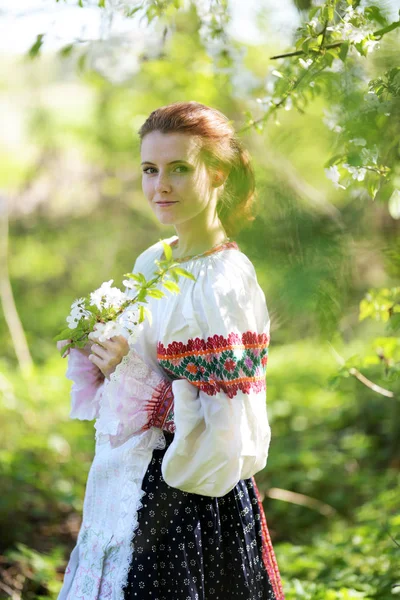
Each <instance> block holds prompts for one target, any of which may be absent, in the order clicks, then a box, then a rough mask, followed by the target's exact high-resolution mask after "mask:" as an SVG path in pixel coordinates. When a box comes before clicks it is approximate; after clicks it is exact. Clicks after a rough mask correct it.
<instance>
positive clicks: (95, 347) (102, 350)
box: [91, 344, 108, 360]
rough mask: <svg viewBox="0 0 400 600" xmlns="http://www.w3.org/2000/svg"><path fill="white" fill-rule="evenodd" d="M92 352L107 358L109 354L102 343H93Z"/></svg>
mask: <svg viewBox="0 0 400 600" xmlns="http://www.w3.org/2000/svg"><path fill="white" fill-rule="evenodd" d="M91 351H92V354H95V355H96V356H98V357H99V358H101V359H103V360H105V359H106V358H107V356H108V352H107V349H106V348H103V346H101V344H92V348H91Z"/></svg>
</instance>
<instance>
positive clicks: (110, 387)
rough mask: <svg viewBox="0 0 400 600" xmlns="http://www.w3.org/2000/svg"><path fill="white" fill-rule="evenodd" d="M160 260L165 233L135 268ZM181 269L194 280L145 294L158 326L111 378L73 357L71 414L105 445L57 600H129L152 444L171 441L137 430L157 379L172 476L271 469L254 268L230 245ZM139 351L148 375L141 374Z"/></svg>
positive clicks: (220, 478) (229, 478)
mask: <svg viewBox="0 0 400 600" xmlns="http://www.w3.org/2000/svg"><path fill="white" fill-rule="evenodd" d="M176 239H177V236H172V237H171V238H168V239H166V240H164V241H165V242H167V243H171V242H173V241H175V240H176ZM161 258H163V247H162V244H161V242H160V241H159V242H157V243H155V244H153V245H152V246H151V247H150V248H148V249H147V250H145V251H144V252H143V253H142V254H141V255H140V256H139V257H138V258H137V260H136V262H135V266H134V269H133V272H136V273H138V272H140V273H143V274H144V275H145V277H146V278H147V279H149V278H150V277H151V276H152V274H153V272H154V271H155V270H156V265H155V264H154V260H155V259H161ZM182 267H183V268H185V269H187V270H188V271H190V272H191V273H192V274H193V275H194V277H195V281H193V280H191V279H188V278H185V277H180V278H179V282H178V284H179V287H180V290H181V291H180V293H179V294H173V293H171V292H169V291H167V290H166V288H164V287H162V286H161V284H160V285H159V287H160V289H162V290H163V291H164V292H165V293H166V297H164V298H162V299H161V300H159V299H155V298H150V297H148V307H149V309H150V310H151V313H152V324H150V323H149V321H148V320H147V318H146V320H145V321H144V322H143V323H141V324H140V325H139V335H138V337H137V340H136V341H135V343H134V344H133V346H131V351H130V352H129V353H128V355H127V356H126V357H124V359H123V361H122V362H121V363H120V365H118V366H117V368H116V370H115V371H114V373H113V374H112V376H111V378H110V381H109V380H107V379H105V380H104V381H103V382H102V383H99V380H98V379H97V378H96V377H95V371H94V369H97V367H96V366H95V365H93V364H92V363H90V361H89V360H87V359H86V358H85V357H84V358H85V360H83V359H82V355H81V354H79V356H78V353H77V352H75V353H74V352H72V351H71V353H70V355H69V357H68V358H69V365H68V370H67V377H69V378H70V379H72V381H73V382H74V383H73V386H72V390H71V399H72V410H71V414H70V416H71V417H72V418H79V419H96V422H95V427H96V453H95V457H94V461H93V464H92V467H91V470H90V473H89V478H88V483H87V488H86V494H85V502H84V509H83V521H82V526H81V530H80V532H79V537H78V541H77V545H76V547H75V548H74V550H73V551H72V554H71V558H70V561H69V563H68V567H67V570H66V574H65V578H64V586H63V589H62V590H61V592H60V595H59V600H67V599H68V600H73V599H75V598H77V597H79V598H81V599H82V600H95V599H100V600H103V599H105V598H112V599H115V600H123V591H122V589H123V586H124V583H125V582H126V578H127V572H128V569H129V564H130V559H131V555H132V552H133V551H134V531H135V529H136V527H137V525H138V522H137V513H138V510H139V509H140V507H141V502H140V499H141V497H142V495H143V493H144V492H143V490H142V489H141V483H142V481H143V477H144V475H145V473H146V470H147V467H148V465H149V463H150V460H151V456H152V452H153V450H154V448H163V447H165V437H164V434H163V431H162V430H161V429H158V428H156V427H151V428H150V429H148V430H146V431H143V430H142V429H140V427H141V425H142V424H143V411H142V413H140V418H139V419H138V415H139V412H140V404H141V402H140V400H141V398H143V402H145V401H146V399H148V397H149V395H151V393H152V390H154V389H155V388H156V387H157V385H159V384H160V383H161V384H163V383H165V382H166V381H170V382H172V392H173V406H172V408H171V415H170V417H173V420H174V423H175V434H174V439H173V441H172V443H171V444H170V446H169V447H168V449H167V450H166V452H165V455H164V458H163V462H162V474H163V477H164V479H165V481H166V482H167V484H169V485H170V486H172V487H175V488H178V489H180V490H184V491H186V492H190V493H195V494H202V495H206V496H211V497H218V496H223V495H225V494H227V493H228V492H229V491H230V490H232V489H233V488H234V486H235V485H236V484H237V483H238V481H239V480H240V479H246V478H249V477H252V476H253V475H254V474H256V473H257V472H259V471H261V470H262V469H264V468H265V466H266V463H267V457H268V450H269V445H270V440H271V430H270V426H269V422H268V416H267V406H266V381H265V373H266V366H267V359H268V345H269V340H270V319H269V314H268V310H267V305H266V301H265V295H264V292H263V290H262V289H261V287H260V286H259V284H258V281H257V276H256V273H255V270H254V266H253V264H252V263H251V261H250V260H249V259H248V257H247V256H246V255H245V254H244V253H243V252H241V251H240V249H239V248H238V247H237V245H236V244H234V243H233V244H232V243H231V244H225V245H224V246H223V247H222V248H221V249H217V251H214V252H212V253H211V254H208V255H205V256H201V257H198V258H195V259H189V260H188V261H185V262H183V263H182ZM126 291H127V290H126ZM128 293H129V294H133V293H134V292H133V291H129V292H128ZM137 356H139V357H140V359H141V360H142V361H143V363H144V367H145V368H144V370H143V372H141V370H140V368H139V369H138V371H137V372H135V369H136V367H135V357H137ZM88 363H89V364H88ZM146 369H147V372H146ZM129 370H130V371H129ZM129 372H130V376H127V374H128V373H129ZM132 373H133V374H134V376H135V377H136V378H137V382H136V383H135V384H134V385H133V384H132V381H133V379H132ZM117 391H118V393H117ZM121 399H122V400H121ZM127 406H131V407H132V406H134V407H135V409H132V410H131V411H129V410H127V409H126V407H127ZM100 538H101V539H100ZM132 538H133V542H132ZM131 542H132V543H131ZM93 548H94V550H93ZM94 555H96V556H97V562H96V561H94V560H93V558H94ZM94 564H95V565H97V566H96V567H93V565H94ZM84 590H85V591H84Z"/></svg>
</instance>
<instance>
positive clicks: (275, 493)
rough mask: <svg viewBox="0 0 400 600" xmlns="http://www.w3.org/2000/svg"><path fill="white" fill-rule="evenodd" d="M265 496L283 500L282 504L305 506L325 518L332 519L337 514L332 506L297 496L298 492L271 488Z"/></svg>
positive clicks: (302, 495) (303, 496) (304, 496)
mask: <svg viewBox="0 0 400 600" xmlns="http://www.w3.org/2000/svg"><path fill="white" fill-rule="evenodd" d="M266 495H267V496H268V497H269V498H274V499H275V500H283V501H284V502H290V503H291V504H297V505H299V506H306V507H307V508H310V509H311V510H315V511H317V512H319V513H320V514H321V515H324V516H325V517H332V516H333V515H335V514H336V513H337V510H336V509H335V508H334V507H333V506H330V505H329V504H325V502H321V501H320V500H317V499H316V498H311V497H310V496H306V495H305V494H299V493H298V492H292V491H290V490H283V489H281V488H271V489H270V490H268V492H267V493H266Z"/></svg>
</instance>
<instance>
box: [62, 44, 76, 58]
mask: <svg viewBox="0 0 400 600" xmlns="http://www.w3.org/2000/svg"><path fill="white" fill-rule="evenodd" d="M73 48H74V44H68V45H67V46H64V47H63V48H61V50H60V51H59V54H60V56H63V57H67V56H69V55H70V54H71V52H72V50H73Z"/></svg>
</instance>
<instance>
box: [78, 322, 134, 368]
mask: <svg viewBox="0 0 400 600" xmlns="http://www.w3.org/2000/svg"><path fill="white" fill-rule="evenodd" d="M88 338H89V339H90V340H96V341H95V343H93V342H91V354H89V360H90V361H91V362H92V363H93V364H94V365H96V366H97V367H98V368H99V369H100V371H101V372H102V373H103V374H104V376H105V377H107V379H110V375H111V373H113V372H114V371H115V369H116V367H117V365H119V363H120V362H121V360H122V359H123V357H124V356H125V355H126V354H128V352H129V344H128V342H127V340H126V338H125V337H124V336H123V335H117V336H114V337H112V338H111V339H109V340H105V341H104V342H99V341H98V340H97V334H96V332H93V331H92V332H91V333H89V335H88Z"/></svg>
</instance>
